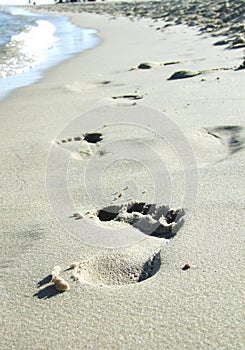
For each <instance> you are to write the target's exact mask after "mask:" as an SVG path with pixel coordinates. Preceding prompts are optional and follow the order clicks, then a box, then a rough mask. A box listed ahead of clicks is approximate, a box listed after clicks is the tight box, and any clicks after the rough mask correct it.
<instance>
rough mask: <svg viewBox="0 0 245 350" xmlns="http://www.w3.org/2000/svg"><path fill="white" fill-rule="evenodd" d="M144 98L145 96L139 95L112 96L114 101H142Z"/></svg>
mask: <svg viewBox="0 0 245 350" xmlns="http://www.w3.org/2000/svg"><path fill="white" fill-rule="evenodd" d="M142 98H143V95H137V94H130V95H121V96H112V99H113V100H118V99H127V100H141V99H142Z"/></svg>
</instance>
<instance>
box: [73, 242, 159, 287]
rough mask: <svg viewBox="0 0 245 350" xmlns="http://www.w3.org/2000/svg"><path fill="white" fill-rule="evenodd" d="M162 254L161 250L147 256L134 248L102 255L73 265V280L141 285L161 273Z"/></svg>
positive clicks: (93, 283) (103, 283)
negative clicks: (140, 283)
mask: <svg viewBox="0 0 245 350" xmlns="http://www.w3.org/2000/svg"><path fill="white" fill-rule="evenodd" d="M160 252H161V250H160V249H159V250H157V251H155V252H154V253H151V255H147V254H149V253H148V252H144V251H143V250H142V249H138V251H136V249H135V248H134V249H130V250H126V251H124V252H121V253H120V252H116V253H109V254H108V253H106V252H104V253H100V254H99V255H98V256H96V257H93V258H91V259H90V260H84V261H82V262H80V263H78V264H72V265H73V268H72V270H73V272H72V278H73V279H74V280H76V281H79V282H80V283H82V284H84V283H85V284H92V285H101V286H103V285H111V286H112V285H127V284H134V283H139V282H142V281H145V280H147V279H148V278H151V277H152V276H154V275H155V274H156V273H157V272H158V271H159V269H160V266H161V255H160Z"/></svg>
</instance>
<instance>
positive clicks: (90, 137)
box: [57, 132, 103, 144]
mask: <svg viewBox="0 0 245 350" xmlns="http://www.w3.org/2000/svg"><path fill="white" fill-rule="evenodd" d="M82 140H84V141H87V142H88V143H97V142H100V141H102V140H103V136H102V134H101V133H99V132H93V133H86V134H84V135H81V136H75V137H67V138H66V139H62V140H61V141H57V144H61V143H67V142H71V141H82Z"/></svg>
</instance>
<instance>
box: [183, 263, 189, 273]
mask: <svg viewBox="0 0 245 350" xmlns="http://www.w3.org/2000/svg"><path fill="white" fill-rule="evenodd" d="M190 268H191V265H190V264H185V265H184V266H183V267H182V270H183V271H185V270H189V269H190Z"/></svg>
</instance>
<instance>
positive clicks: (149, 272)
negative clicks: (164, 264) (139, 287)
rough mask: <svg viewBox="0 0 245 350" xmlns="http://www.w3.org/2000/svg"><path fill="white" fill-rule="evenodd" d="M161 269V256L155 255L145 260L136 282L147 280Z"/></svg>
mask: <svg viewBox="0 0 245 350" xmlns="http://www.w3.org/2000/svg"><path fill="white" fill-rule="evenodd" d="M160 267H161V254H160V252H158V253H156V254H155V255H154V256H153V257H152V258H151V259H149V260H147V261H146V262H145V263H144V265H143V267H142V271H141V274H140V275H139V278H138V282H142V281H144V280H146V279H147V278H150V277H152V276H154V275H155V274H156V273H157V272H158V271H159V269H160Z"/></svg>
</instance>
